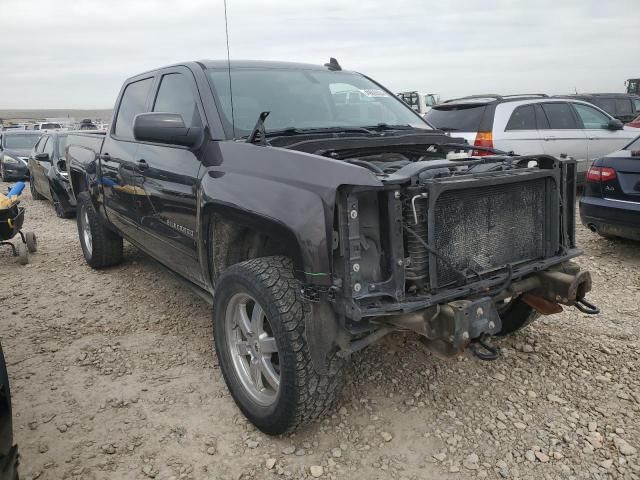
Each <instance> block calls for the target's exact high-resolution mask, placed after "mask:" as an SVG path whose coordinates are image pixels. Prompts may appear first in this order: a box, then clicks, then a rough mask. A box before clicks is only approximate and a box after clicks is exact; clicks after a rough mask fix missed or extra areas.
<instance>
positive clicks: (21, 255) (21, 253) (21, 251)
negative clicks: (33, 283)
mask: <svg viewBox="0 0 640 480" xmlns="http://www.w3.org/2000/svg"><path fill="white" fill-rule="evenodd" d="M16 254H17V256H18V263H19V264H20V265H26V264H27V263H29V249H28V248H27V246H26V245H25V244H24V243H18V244H17V245H16Z"/></svg>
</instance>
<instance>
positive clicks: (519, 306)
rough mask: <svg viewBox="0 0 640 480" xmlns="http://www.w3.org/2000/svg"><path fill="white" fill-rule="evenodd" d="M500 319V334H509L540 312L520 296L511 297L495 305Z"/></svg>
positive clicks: (538, 315)
mask: <svg viewBox="0 0 640 480" xmlns="http://www.w3.org/2000/svg"><path fill="white" fill-rule="evenodd" d="M497 308H498V313H499V314H500V320H502V330H500V332H499V333H498V335H500V336H504V335H510V334H512V333H515V332H517V331H518V330H522V329H523V328H526V327H527V326H529V325H530V324H531V323H532V322H533V321H534V320H536V319H537V318H538V317H540V314H539V313H538V312H537V311H536V310H535V309H534V308H533V307H530V306H529V305H527V304H526V303H524V302H523V301H522V299H520V298H513V299H510V300H509V301H506V302H505V303H503V304H500V305H497Z"/></svg>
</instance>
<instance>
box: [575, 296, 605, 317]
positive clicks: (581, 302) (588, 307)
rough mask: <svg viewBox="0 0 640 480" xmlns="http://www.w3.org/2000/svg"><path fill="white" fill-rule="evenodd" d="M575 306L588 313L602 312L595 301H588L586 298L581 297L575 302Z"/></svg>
mask: <svg viewBox="0 0 640 480" xmlns="http://www.w3.org/2000/svg"><path fill="white" fill-rule="evenodd" d="M574 306H575V307H576V308H577V309H578V310H580V311H581V312H582V313H586V314H587V315H597V314H599V313H600V309H599V308H598V307H596V306H595V305H594V304H593V303H590V302H587V301H586V300H585V299H584V298H579V299H577V300H576V303H574Z"/></svg>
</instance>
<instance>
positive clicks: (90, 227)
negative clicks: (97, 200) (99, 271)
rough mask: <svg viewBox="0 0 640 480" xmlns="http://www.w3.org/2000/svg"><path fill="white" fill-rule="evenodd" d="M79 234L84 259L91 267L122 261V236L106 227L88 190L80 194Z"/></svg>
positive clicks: (106, 265) (101, 266) (105, 265)
mask: <svg viewBox="0 0 640 480" xmlns="http://www.w3.org/2000/svg"><path fill="white" fill-rule="evenodd" d="M77 224H78V235H79V236H80V246H81V247H82V253H83V254H84V259H85V260H86V261H87V263H88V264H89V266H90V267H91V268H104V267H109V266H112V265H117V264H118V263H120V262H121V261H122V237H121V236H119V235H117V234H116V233H114V232H112V231H111V230H109V229H108V228H106V227H105V226H104V225H103V224H102V221H101V220H100V218H99V217H98V212H96V210H95V208H94V206H93V202H92V201H91V197H90V196H89V193H88V192H82V193H80V194H79V195H78V215H77Z"/></svg>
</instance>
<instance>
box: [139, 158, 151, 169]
mask: <svg viewBox="0 0 640 480" xmlns="http://www.w3.org/2000/svg"><path fill="white" fill-rule="evenodd" d="M137 163H138V170H146V169H147V168H149V164H148V163H147V161H146V160H145V159H144V158H141V159H140V160H138V162H137Z"/></svg>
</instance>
